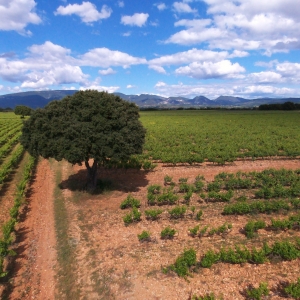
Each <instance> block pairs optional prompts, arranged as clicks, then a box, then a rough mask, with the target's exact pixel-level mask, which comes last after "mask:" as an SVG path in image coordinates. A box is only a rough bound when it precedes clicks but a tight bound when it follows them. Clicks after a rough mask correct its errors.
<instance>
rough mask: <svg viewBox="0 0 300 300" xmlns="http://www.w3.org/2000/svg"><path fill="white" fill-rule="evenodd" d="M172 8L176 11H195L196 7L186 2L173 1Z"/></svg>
mask: <svg viewBox="0 0 300 300" xmlns="http://www.w3.org/2000/svg"><path fill="white" fill-rule="evenodd" d="M173 8H174V10H175V11H176V12H178V13H196V12H197V10H196V9H192V8H191V7H190V6H189V5H188V4H187V3H186V2H174V3H173Z"/></svg>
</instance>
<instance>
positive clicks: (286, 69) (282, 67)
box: [276, 62, 300, 80]
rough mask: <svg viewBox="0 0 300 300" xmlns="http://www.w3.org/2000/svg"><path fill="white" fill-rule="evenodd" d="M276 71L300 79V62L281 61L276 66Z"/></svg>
mask: <svg viewBox="0 0 300 300" xmlns="http://www.w3.org/2000/svg"><path fill="white" fill-rule="evenodd" d="M276 71H278V72H279V73H280V74H281V75H282V76H284V77H294V78H297V79H298V80H300V63H290V62H284V63H279V64H277V66H276Z"/></svg>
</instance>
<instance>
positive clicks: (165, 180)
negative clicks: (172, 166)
mask: <svg viewBox="0 0 300 300" xmlns="http://www.w3.org/2000/svg"><path fill="white" fill-rule="evenodd" d="M172 179H173V178H172V177H171V176H169V175H166V176H165V177H164V183H165V184H166V185H167V184H171V183H172Z"/></svg>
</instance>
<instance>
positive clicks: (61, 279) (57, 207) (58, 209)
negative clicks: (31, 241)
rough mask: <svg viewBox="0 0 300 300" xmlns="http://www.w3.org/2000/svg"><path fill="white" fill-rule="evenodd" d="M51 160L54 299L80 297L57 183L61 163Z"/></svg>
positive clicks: (62, 199)
mask: <svg viewBox="0 0 300 300" xmlns="http://www.w3.org/2000/svg"><path fill="white" fill-rule="evenodd" d="M51 162H52V166H53V168H54V169H55V190H54V220H55V231H56V240H57V247H56V249H57V260H58V269H57V288H58V294H57V295H56V299H74V300H75V299H80V290H79V289H78V287H77V284H76V276H75V274H74V268H75V258H74V252H73V246H72V244H71V243H70V242H69V237H68V227H69V220H68V211H67V208H66V205H65V199H64V197H63V194H62V191H61V189H60V188H59V184H60V183H61V181H62V170H61V163H56V162H54V161H51Z"/></svg>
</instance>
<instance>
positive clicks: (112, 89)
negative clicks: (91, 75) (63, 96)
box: [79, 85, 120, 93]
mask: <svg viewBox="0 0 300 300" xmlns="http://www.w3.org/2000/svg"><path fill="white" fill-rule="evenodd" d="M79 89H80V90H81V91H85V90H97V91H99V92H108V93H114V92H116V91H117V90H119V89H120V87H119V86H101V85H87V86H82V87H80V88H79Z"/></svg>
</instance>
